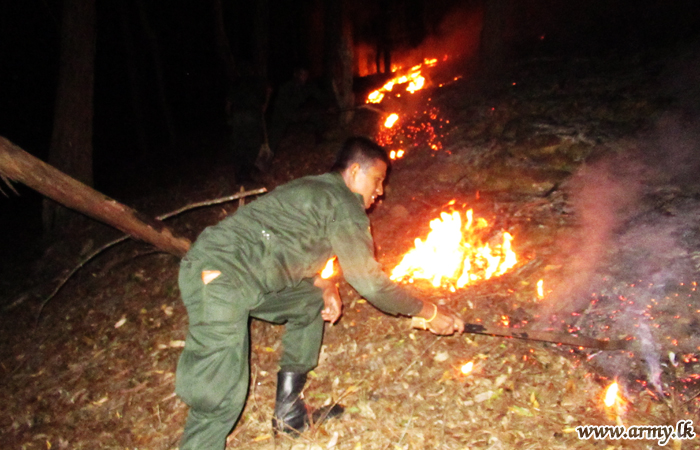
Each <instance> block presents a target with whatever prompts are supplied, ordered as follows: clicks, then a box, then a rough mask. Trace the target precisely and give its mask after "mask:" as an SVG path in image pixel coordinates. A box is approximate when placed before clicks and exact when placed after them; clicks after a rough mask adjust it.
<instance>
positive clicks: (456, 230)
mask: <svg viewBox="0 0 700 450" xmlns="http://www.w3.org/2000/svg"><path fill="white" fill-rule="evenodd" d="M465 218H466V225H465V226H464V227H463V226H462V216H461V214H460V213H459V212H458V211H454V212H452V213H451V214H450V213H446V212H443V213H441V214H440V217H439V218H437V219H433V220H431V221H430V229H431V231H430V233H429V234H428V236H427V237H426V239H425V241H423V240H421V239H420V238H417V239H416V240H415V247H414V248H413V249H412V250H410V251H409V252H408V253H406V254H405V255H404V257H403V259H402V260H401V262H400V263H399V265H397V266H396V267H395V268H394V270H393V271H392V272H391V279H392V280H404V279H408V281H409V282H413V280H414V279H425V280H430V282H431V283H432V285H433V286H434V287H439V286H442V285H443V283H446V284H447V285H448V286H450V287H451V288H454V287H456V288H462V287H464V286H466V285H468V284H470V283H473V282H476V281H479V280H488V279H490V278H492V277H494V276H499V275H503V274H504V273H506V272H507V271H508V270H509V269H511V268H512V267H513V266H515V264H516V263H517V257H516V254H515V252H513V250H512V245H511V242H512V240H513V237H512V236H511V235H510V234H509V233H508V232H505V231H504V232H503V236H502V240H501V242H500V243H499V244H496V245H494V247H493V248H491V244H489V243H483V242H481V239H480V235H482V234H483V232H484V231H486V230H487V228H488V222H487V221H486V220H485V219H483V218H479V219H477V220H474V219H473V210H471V209H470V210H468V211H467V212H466V213H465Z"/></svg>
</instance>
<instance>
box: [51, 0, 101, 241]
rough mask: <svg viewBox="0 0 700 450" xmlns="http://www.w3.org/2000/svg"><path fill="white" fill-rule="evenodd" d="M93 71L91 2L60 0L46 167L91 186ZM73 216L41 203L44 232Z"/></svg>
mask: <svg viewBox="0 0 700 450" xmlns="http://www.w3.org/2000/svg"><path fill="white" fill-rule="evenodd" d="M94 66H95V0H65V1H64V5H63V22H62V24H61V56H60V66H59V73H58V90H57V93H56V104H55V107H54V124H53V134H52V136H51V147H50V149H49V162H50V163H51V164H52V165H54V166H55V167H57V168H59V169H60V170H62V171H63V172H65V173H67V174H69V175H70V176H72V177H74V178H76V179H78V180H80V181H81V182H83V183H85V184H87V185H92V183H93V173H92V118H93V90H94V89H93V88H94ZM76 217H77V216H76V215H75V214H73V213H71V212H70V211H68V210H67V209H65V208H62V207H61V206H60V205H57V204H56V203H53V202H51V201H48V200H47V201H45V203H44V211H43V223H44V230H45V231H46V232H48V233H56V232H60V231H64V230H66V229H67V228H68V227H69V226H70V225H71V223H72V222H74V221H75V220H76Z"/></svg>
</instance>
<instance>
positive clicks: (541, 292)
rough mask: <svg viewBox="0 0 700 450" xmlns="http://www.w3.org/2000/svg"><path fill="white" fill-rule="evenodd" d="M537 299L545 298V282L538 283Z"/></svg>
mask: <svg viewBox="0 0 700 450" xmlns="http://www.w3.org/2000/svg"><path fill="white" fill-rule="evenodd" d="M537 298H539V299H540V300H541V299H543V298H544V280H540V281H538V282H537Z"/></svg>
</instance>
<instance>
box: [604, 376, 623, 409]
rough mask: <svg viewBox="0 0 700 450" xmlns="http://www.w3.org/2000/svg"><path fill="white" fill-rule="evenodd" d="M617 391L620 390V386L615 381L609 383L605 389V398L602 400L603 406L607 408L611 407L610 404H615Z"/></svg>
mask: <svg viewBox="0 0 700 450" xmlns="http://www.w3.org/2000/svg"><path fill="white" fill-rule="evenodd" d="M619 391H620V388H619V386H618V385H617V382H615V383H613V384H611V385H610V386H609V387H608V389H607V391H605V400H604V403H605V406H607V407H608V408H611V407H612V406H614V405H615V403H617V399H618V397H617V394H618V392H619Z"/></svg>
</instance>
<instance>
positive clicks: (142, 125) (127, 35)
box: [119, 0, 148, 154]
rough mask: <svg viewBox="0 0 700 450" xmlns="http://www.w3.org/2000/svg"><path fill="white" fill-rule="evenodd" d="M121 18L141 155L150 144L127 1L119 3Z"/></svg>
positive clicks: (135, 128)
mask: <svg viewBox="0 0 700 450" xmlns="http://www.w3.org/2000/svg"><path fill="white" fill-rule="evenodd" d="M119 16H120V17H119V18H120V25H121V31H122V39H123V41H124V50H125V53H126V58H125V61H126V73H127V75H128V77H129V98H130V99H131V110H132V112H133V114H134V117H133V120H132V121H131V124H132V126H133V127H134V130H135V132H136V142H137V145H138V149H139V151H140V152H141V154H146V153H147V152H148V144H147V140H146V116H145V114H144V112H143V107H142V104H141V98H142V97H141V93H142V89H141V87H142V86H141V82H140V79H139V76H138V71H137V70H136V51H135V48H134V34H133V30H132V28H131V21H130V19H129V9H128V2H127V1H126V0H124V1H121V2H119Z"/></svg>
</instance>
